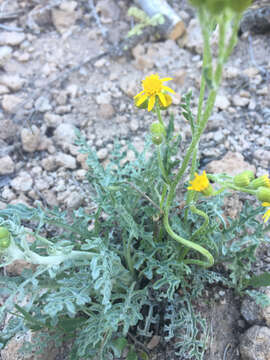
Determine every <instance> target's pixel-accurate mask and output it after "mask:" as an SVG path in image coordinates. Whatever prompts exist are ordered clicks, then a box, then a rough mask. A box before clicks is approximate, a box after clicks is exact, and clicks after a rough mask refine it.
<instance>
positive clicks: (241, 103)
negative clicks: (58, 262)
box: [232, 94, 250, 107]
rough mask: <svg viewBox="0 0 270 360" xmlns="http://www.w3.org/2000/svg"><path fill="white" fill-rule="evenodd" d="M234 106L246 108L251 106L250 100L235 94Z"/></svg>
mask: <svg viewBox="0 0 270 360" xmlns="http://www.w3.org/2000/svg"><path fill="white" fill-rule="evenodd" d="M232 101H233V104H234V105H235V106H240V107H244V106H247V105H248V104H249V101H250V100H249V99H248V98H246V97H242V96H240V95H238V94H235V95H234V96H233V98H232Z"/></svg>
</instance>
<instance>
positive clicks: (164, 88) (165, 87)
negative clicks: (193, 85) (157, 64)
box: [162, 85, 175, 94]
mask: <svg viewBox="0 0 270 360" xmlns="http://www.w3.org/2000/svg"><path fill="white" fill-rule="evenodd" d="M162 90H165V91H169V92H170V93H172V94H175V92H174V91H173V89H171V88H170V87H169V86H164V85H162Z"/></svg>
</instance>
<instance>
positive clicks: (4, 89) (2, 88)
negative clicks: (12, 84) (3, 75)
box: [0, 85, 9, 95]
mask: <svg viewBox="0 0 270 360" xmlns="http://www.w3.org/2000/svg"><path fill="white" fill-rule="evenodd" d="M8 93H9V88H8V87H7V86H5V85H0V95H3V94H8Z"/></svg>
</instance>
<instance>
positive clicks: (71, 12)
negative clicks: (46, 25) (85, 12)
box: [52, 1, 78, 34]
mask: <svg viewBox="0 0 270 360" xmlns="http://www.w3.org/2000/svg"><path fill="white" fill-rule="evenodd" d="M76 6H77V3H76V2H75V1H65V2H64V3H62V4H61V8H60V9H55V8H54V9H52V22H53V25H54V26H55V28H56V30H57V31H58V32H59V33H60V34H63V33H64V32H66V31H67V30H69V29H70V28H71V27H72V26H73V25H74V24H75V22H76V20H77V17H78V14H77V12H76V11H75V9H76Z"/></svg>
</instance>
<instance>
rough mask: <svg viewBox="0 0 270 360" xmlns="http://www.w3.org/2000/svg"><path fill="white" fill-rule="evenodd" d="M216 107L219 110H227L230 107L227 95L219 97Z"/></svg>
mask: <svg viewBox="0 0 270 360" xmlns="http://www.w3.org/2000/svg"><path fill="white" fill-rule="evenodd" d="M215 105H216V107H217V108H218V109H221V110H226V109H227V108H228V107H229V106H230V101H229V100H228V98H227V96H226V95H217V98H216V102H215Z"/></svg>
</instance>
